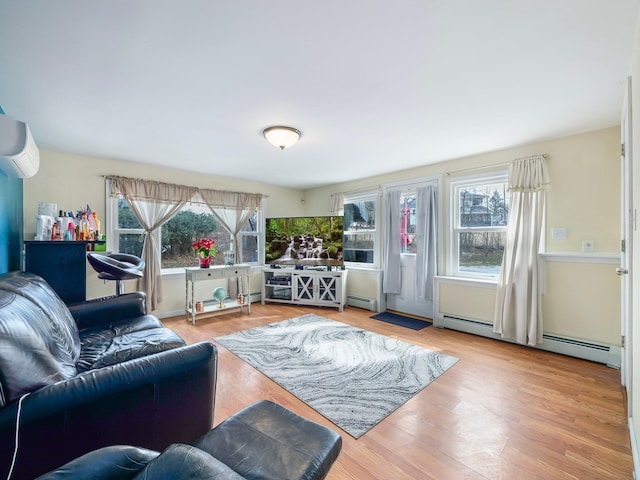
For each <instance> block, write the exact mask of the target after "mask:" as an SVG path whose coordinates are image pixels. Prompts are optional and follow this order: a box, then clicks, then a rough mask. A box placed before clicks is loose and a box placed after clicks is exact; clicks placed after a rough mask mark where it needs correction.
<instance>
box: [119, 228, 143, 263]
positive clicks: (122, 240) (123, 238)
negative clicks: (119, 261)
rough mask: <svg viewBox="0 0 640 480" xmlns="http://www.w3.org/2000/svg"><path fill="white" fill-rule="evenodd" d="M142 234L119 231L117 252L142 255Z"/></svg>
mask: <svg viewBox="0 0 640 480" xmlns="http://www.w3.org/2000/svg"><path fill="white" fill-rule="evenodd" d="M143 242H144V234H137V233H121V234H119V235H118V252H119V253H128V254H130V255H135V256H136V257H142V246H143Z"/></svg>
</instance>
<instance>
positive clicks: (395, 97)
mask: <svg viewBox="0 0 640 480" xmlns="http://www.w3.org/2000/svg"><path fill="white" fill-rule="evenodd" d="M639 6H640V0H588V1H587V0H484V1H477V0H322V1H317V0H316V1H313V0H276V1H270V2H266V1H262V0H252V1H251V0H227V1H218V0H182V1H175V0H173V1H169V0H135V1H131V0H102V1H98V0H96V1H86V0H60V1H51V0H0V106H2V108H3V109H4V111H5V113H6V114H7V115H10V116H12V117H14V118H16V119H19V120H23V121H26V122H27V123H29V126H30V127H31V130H32V132H33V135H34V138H35V140H36V143H37V144H38V145H39V146H40V148H44V149H50V150H58V151H65V152H73V153H79V154H88V155H96V156H101V157H107V158H116V159H123V160H133V161H139V162H144V163H148V164H158V165H165V166H173V167H177V168H181V169H186V170H191V171H199V172H206V173H212V174H216V175H224V176H229V177H241V178H246V179H251V180H257V181H263V182H268V183H271V184H275V185H282V186H289V187H294V188H301V189H305V188H311V187H315V186H321V185H325V184H333V183H338V182H343V181H348V180H353V179H358V178H363V177H367V176H371V175H376V174H383V173H387V172H390V171H396V170H400V169H404V168H410V167H415V166H420V165H425V164H429V163H433V162H438V161H443V160H447V159H451V158H457V157H461V156H467V155H472V154H475V153H481V152H487V151H492V150H496V149H502V148H507V147H510V146H514V145H519V144H523V143H529V142H534V141H538V140H542V139H547V138H553V137H559V136H564V135H569V134H573V133H578V132H584V131H589V130H593V129H599V128H605V127H610V126H613V125H617V124H618V123H619V116H620V109H621V103H622V100H623V95H624V88H625V81H626V77H627V75H628V73H629V67H630V63H631V54H632V47H633V34H634V28H635V25H636V18H637V13H638V8H639ZM277 124H284V125H291V126H294V127H296V128H298V129H300V130H302V132H303V136H302V139H301V140H300V141H299V142H298V144H296V145H294V146H293V147H291V148H289V149H287V150H285V151H280V150H278V149H277V148H275V147H273V146H271V145H270V144H268V143H267V142H266V141H265V140H264V138H263V137H262V133H261V132H262V130H263V129H264V128H265V127H268V126H270V125H277Z"/></svg>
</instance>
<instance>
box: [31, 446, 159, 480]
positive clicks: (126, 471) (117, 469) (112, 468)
mask: <svg viewBox="0 0 640 480" xmlns="http://www.w3.org/2000/svg"><path fill="white" fill-rule="evenodd" d="M158 455H160V454H159V453H158V452H156V451H154V450H147V449H146V448H138V447H132V446H130V445H114V446H110V447H104V448H99V449H98V450H94V451H92V452H89V453H85V454H84V455H82V456H80V457H78V458H75V459H73V460H72V461H70V462H69V463H65V465H64V466H63V467H61V468H59V469H57V470H55V471H51V472H49V473H46V474H45V475H43V476H42V477H38V478H37V480H63V479H69V480H71V479H78V478H90V479H91V480H116V479H118V480H127V479H131V478H133V477H135V476H136V475H137V474H138V472H140V471H141V470H143V469H144V468H145V467H146V466H147V465H148V464H149V462H151V461H152V460H154V459H155V458H157V457H158Z"/></svg>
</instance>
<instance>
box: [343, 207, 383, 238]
mask: <svg viewBox="0 0 640 480" xmlns="http://www.w3.org/2000/svg"><path fill="white" fill-rule="evenodd" d="M375 228H376V202H374V201H366V202H355V203H345V204H344V231H345V232H357V231H361V230H375Z"/></svg>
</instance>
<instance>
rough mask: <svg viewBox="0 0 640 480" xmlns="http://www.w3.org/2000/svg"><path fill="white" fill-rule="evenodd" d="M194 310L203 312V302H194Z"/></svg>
mask: <svg viewBox="0 0 640 480" xmlns="http://www.w3.org/2000/svg"><path fill="white" fill-rule="evenodd" d="M196 312H204V302H196Z"/></svg>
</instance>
